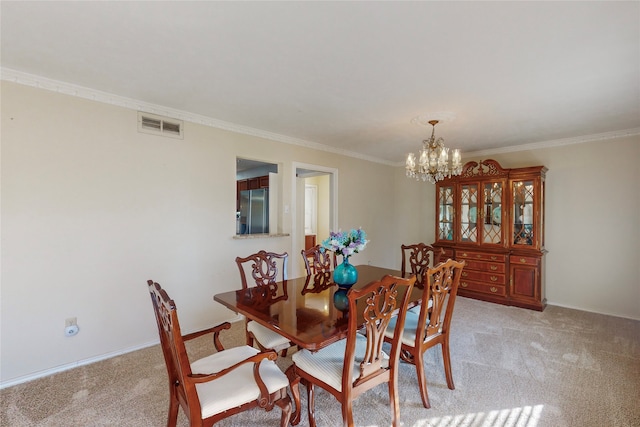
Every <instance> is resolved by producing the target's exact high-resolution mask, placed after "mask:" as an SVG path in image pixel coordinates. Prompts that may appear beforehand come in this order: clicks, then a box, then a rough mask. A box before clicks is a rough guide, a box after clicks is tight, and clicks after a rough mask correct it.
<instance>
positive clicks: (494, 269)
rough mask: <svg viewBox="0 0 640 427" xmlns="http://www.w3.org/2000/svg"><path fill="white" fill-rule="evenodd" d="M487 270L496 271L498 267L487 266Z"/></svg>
mask: <svg viewBox="0 0 640 427" xmlns="http://www.w3.org/2000/svg"><path fill="white" fill-rule="evenodd" d="M489 268H490V269H491V271H496V270H497V269H498V266H497V265H492V266H489Z"/></svg>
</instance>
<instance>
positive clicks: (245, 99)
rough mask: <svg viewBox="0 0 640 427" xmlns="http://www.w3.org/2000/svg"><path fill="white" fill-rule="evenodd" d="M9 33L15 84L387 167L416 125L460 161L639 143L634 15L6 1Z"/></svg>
mask: <svg viewBox="0 0 640 427" xmlns="http://www.w3.org/2000/svg"><path fill="white" fill-rule="evenodd" d="M0 19H1V36H2V38H1V49H2V51H1V52H2V55H1V66H2V73H3V78H5V79H9V78H7V76H8V75H14V76H15V75H16V73H18V75H23V76H24V75H33V76H38V78H44V79H48V80H47V81H49V80H52V81H57V82H63V83H65V84H72V85H77V86H80V87H83V88H89V89H91V90H95V91H100V92H101V93H102V92H105V93H108V94H113V95H117V96H119V97H124V98H128V99H131V100H136V101H139V102H140V103H144V105H146V106H148V105H153V106H159V107H165V108H167V109H168V111H179V112H183V113H184V116H185V117H187V118H189V117H191V116H193V117H205V118H211V119H212V120H213V122H212V123H215V124H218V125H221V127H227V128H234V127H235V128H237V129H240V130H241V131H246V132H248V133H253V134H256V135H265V136H267V137H270V138H272V139H280V140H283V141H285V142H293V143H300V144H306V145H311V146H314V145H316V144H321V145H323V146H329V147H331V148H329V149H330V150H336V151H338V152H345V153H351V154H353V153H356V155H357V156H361V157H363V158H369V159H372V160H376V161H381V162H385V163H391V164H398V163H401V162H403V160H404V157H405V155H406V153H407V152H410V151H416V150H417V149H418V148H419V147H420V142H421V141H422V140H423V139H425V138H426V137H428V136H429V135H430V134H431V129H430V127H424V126H419V125H416V124H413V123H412V122H411V119H412V118H413V117H415V116H418V115H427V116H428V117H435V118H438V117H444V118H447V119H449V120H447V121H444V122H442V123H441V124H438V126H437V127H436V137H439V136H441V137H443V138H444V139H445V142H446V145H447V146H449V147H452V148H460V149H462V151H463V159H464V155H465V153H470V152H474V153H481V152H491V151H505V150H506V151H514V150H518V149H523V148H527V147H535V146H541V145H544V146H549V145H553V144H563V143H574V142H582V141H589V140H602V139H606V138H608V137H611V136H616V135H620V134H638V133H640V2H637V1H631V2H613V1H603V2H598V1H594V2H582V1H571V2H523V1H511V2H480V1H472V2H453V1H452V2H430V1H425V2H346V1H345V2H239V1H238V2H205V1H199V2H177V1H176V2H154V1H142V2H126V1H118V2H82V1H80V2H60V1H52V2H49V1H45V2H12V1H2V2H1V3H0ZM33 76H31V77H33ZM15 80H16V81H18V80H19V79H17V78H16V79H15ZM36 80H37V79H36Z"/></svg>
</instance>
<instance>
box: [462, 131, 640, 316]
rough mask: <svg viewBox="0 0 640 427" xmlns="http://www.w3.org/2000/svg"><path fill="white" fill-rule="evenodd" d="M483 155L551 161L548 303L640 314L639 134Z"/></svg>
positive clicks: (514, 162) (512, 161)
mask: <svg viewBox="0 0 640 427" xmlns="http://www.w3.org/2000/svg"><path fill="white" fill-rule="evenodd" d="M487 157H490V158H493V159H495V160H497V161H499V162H500V163H501V164H502V166H503V167H521V166H532V165H545V166H546V167H548V168H549V171H548V172H547V179H546V198H545V201H546V207H545V220H546V226H545V248H546V249H547V250H548V251H549V253H548V254H547V256H546V267H547V274H546V279H547V282H546V285H547V286H546V291H547V300H548V302H549V304H555V305H561V306H566V307H573V308H579V309H582V310H587V311H594V312H598V313H605V314H612V315H615V316H622V317H629V318H634V319H640V221H639V218H640V164H639V162H640V136H633V137H627V138H619V139H617V140H615V141H598V142H589V143H583V144H574V145H566V146H562V147H555V148H545V149H538V150H533V151H521V152H517V153H509V154H501V155H492V156H487ZM469 160H471V159H469Z"/></svg>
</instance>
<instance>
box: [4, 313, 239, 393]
mask: <svg viewBox="0 0 640 427" xmlns="http://www.w3.org/2000/svg"><path fill="white" fill-rule="evenodd" d="M241 320H244V316H242V315H237V316H235V317H234V318H233V319H230V320H228V321H229V322H230V323H235V322H239V321H241ZM191 332H195V331H191ZM188 333H189V332H188ZM159 343H160V339H157V340H155V341H150V342H146V343H144V344H140V345H136V346H133V347H128V348H125V349H122V350H117V351H112V352H110V353H105V354H101V355H99V356H95V357H90V358H88V359H83V360H78V361H75V362H72V363H67V364H65V365H60V366H56V367H54V368H50V369H45V370H42V371H38V372H34V373H32V374H28V375H23V376H21V377H17V378H12V379H10V380H7V381H2V382H0V390H2V389H3V388H7V387H11V386H14V385H18V384H22V383H26V382H29V381H33V380H37V379H39V378H43V377H47V376H49V375H53V374H57V373H60V372H64V371H68V370H69V369H73V368H77V367H80V366H84V365H89V364H91V363H96V362H100V361H102V360H106V359H111V358H112V357H116V356H121V355H123V354H127V353H131V352H132V351H138V350H142V349H144V348H147V347H151V346H154V345H158V344H159Z"/></svg>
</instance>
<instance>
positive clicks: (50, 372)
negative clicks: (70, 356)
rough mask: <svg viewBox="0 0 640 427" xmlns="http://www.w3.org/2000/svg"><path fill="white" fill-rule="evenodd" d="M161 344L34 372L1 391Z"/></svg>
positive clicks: (5, 384)
mask: <svg viewBox="0 0 640 427" xmlns="http://www.w3.org/2000/svg"><path fill="white" fill-rule="evenodd" d="M159 343H160V340H159V339H158V340H156V341H153V342H147V343H144V344H140V345H137V346H134V347H129V348H125V349H122V350H118V351H113V352H110V353H105V354H101V355H99V356H95V357H90V358H88V359H83V360H78V361H76V362H72V363H67V364H65V365H60V366H56V367H55V368H51V369H45V370H43V371H38V372H34V373H32V374H29V375H24V376H21V377H17V378H13V379H10V380H8V381H2V382H0V390H1V389H3V388H6V387H11V386H14V385H18V384H22V383H26V382H29V381H33V380H37V379H38V378H43V377H47V376H49V375H53V374H57V373H60V372H64V371H68V370H69V369H73V368H77V367H79V366H84V365H89V364H91V363H95V362H100V361H102V360H106V359H110V358H112V357H116V356H121V355H123V354H127V353H131V352H132V351H137V350H142V349H143V348H147V347H151V346H154V345H157V344H159Z"/></svg>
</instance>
